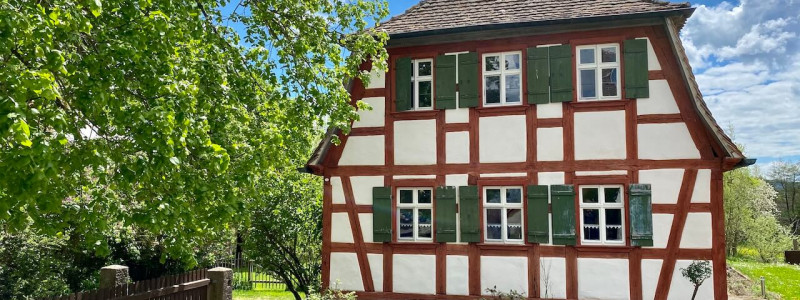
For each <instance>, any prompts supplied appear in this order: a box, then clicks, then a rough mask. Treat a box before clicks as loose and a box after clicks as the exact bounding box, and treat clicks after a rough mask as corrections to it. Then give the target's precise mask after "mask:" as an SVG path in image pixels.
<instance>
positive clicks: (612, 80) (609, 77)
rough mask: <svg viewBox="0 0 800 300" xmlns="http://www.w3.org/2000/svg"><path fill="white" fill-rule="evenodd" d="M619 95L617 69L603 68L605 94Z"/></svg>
mask: <svg viewBox="0 0 800 300" xmlns="http://www.w3.org/2000/svg"><path fill="white" fill-rule="evenodd" d="M616 95H617V69H616V68H614V69H603V96H616Z"/></svg>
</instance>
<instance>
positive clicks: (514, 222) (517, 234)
mask: <svg viewBox="0 0 800 300" xmlns="http://www.w3.org/2000/svg"><path fill="white" fill-rule="evenodd" d="M506 222H507V223H508V226H507V227H508V229H507V234H508V237H507V238H508V239H515V240H520V239H522V210H521V209H509V210H508V212H507V215H506Z"/></svg>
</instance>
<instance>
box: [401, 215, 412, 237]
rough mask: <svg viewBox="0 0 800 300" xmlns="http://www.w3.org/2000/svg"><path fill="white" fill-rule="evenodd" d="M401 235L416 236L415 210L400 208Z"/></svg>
mask: <svg viewBox="0 0 800 300" xmlns="http://www.w3.org/2000/svg"><path fill="white" fill-rule="evenodd" d="M400 237H401V238H414V210H413V209H401V210H400Z"/></svg>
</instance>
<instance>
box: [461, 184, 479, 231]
mask: <svg viewBox="0 0 800 300" xmlns="http://www.w3.org/2000/svg"><path fill="white" fill-rule="evenodd" d="M458 195H459V198H458V200H459V201H458V202H459V208H460V213H461V214H460V217H461V218H460V219H461V241H462V242H466V243H477V242H480V241H481V220H480V204H479V203H478V186H475V185H470V186H460V187H458Z"/></svg>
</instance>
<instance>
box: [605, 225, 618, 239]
mask: <svg viewBox="0 0 800 300" xmlns="http://www.w3.org/2000/svg"><path fill="white" fill-rule="evenodd" d="M621 240H622V226H608V227H606V241H621Z"/></svg>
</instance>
